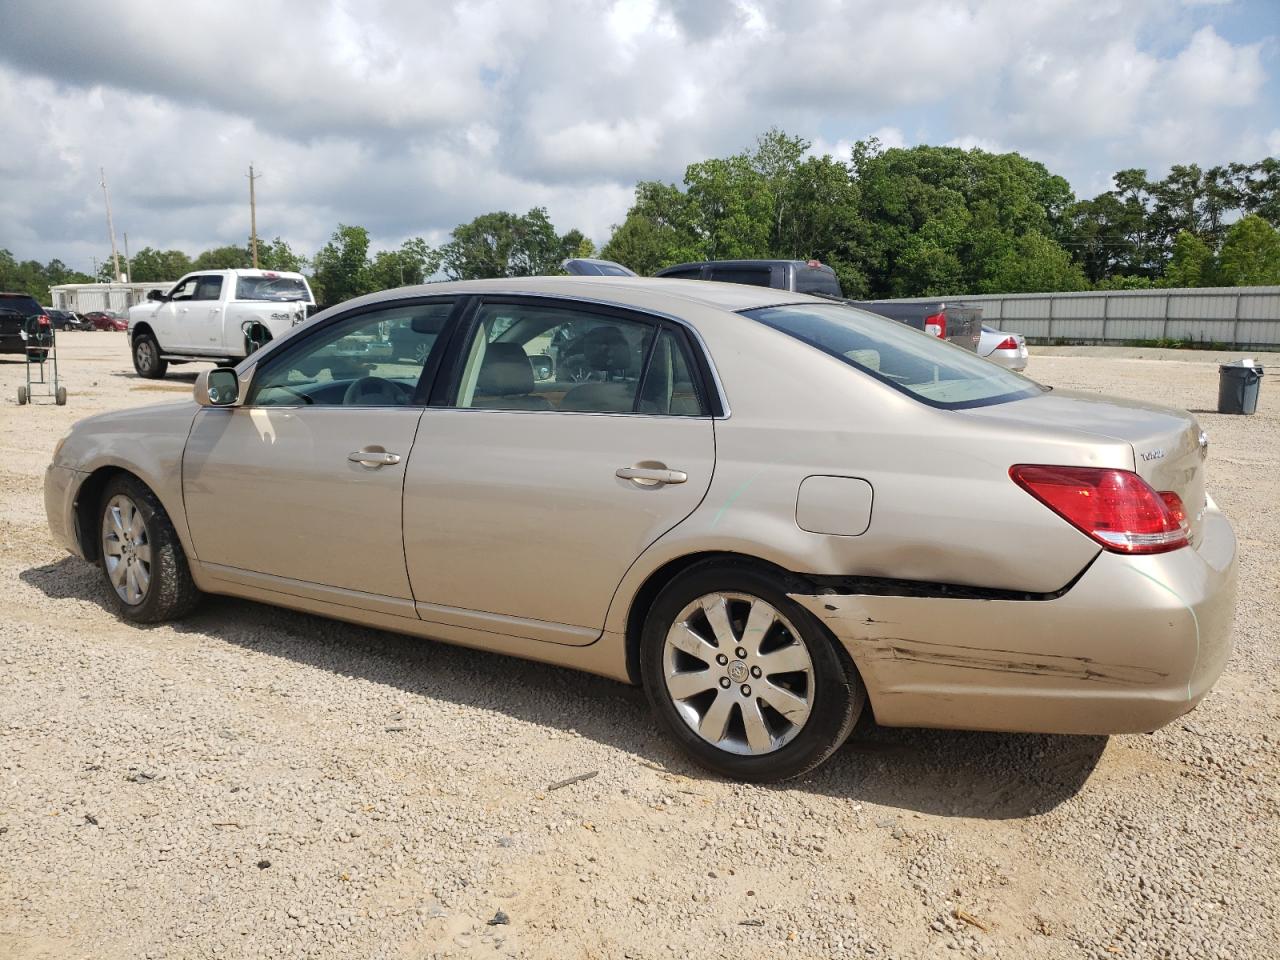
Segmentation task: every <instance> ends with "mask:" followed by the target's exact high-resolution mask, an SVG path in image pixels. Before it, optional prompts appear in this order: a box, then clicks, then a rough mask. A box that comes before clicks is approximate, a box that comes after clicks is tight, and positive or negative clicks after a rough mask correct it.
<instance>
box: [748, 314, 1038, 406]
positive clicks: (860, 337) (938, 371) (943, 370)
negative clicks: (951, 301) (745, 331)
mask: <svg viewBox="0 0 1280 960" xmlns="http://www.w3.org/2000/svg"><path fill="white" fill-rule="evenodd" d="M742 313H743V316H747V317H750V318H751V319H753V320H758V321H759V322H761V323H763V324H765V325H766V326H769V327H773V328H774V329H775V330H780V331H781V332H783V333H785V334H787V335H788V336H791V337H794V338H795V339H797V340H799V341H801V342H803V343H807V344H809V345H810V346H812V347H814V348H816V349H818V350H821V351H822V352H823V353H826V354H829V355H830V356H833V357H835V358H837V359H838V360H841V361H843V362H844V363H847V364H848V365H849V366H851V367H854V368H856V369H858V370H861V371H863V372H864V373H868V374H870V375H871V376H873V377H875V378H876V379H877V380H880V381H882V382H884V383H887V384H888V385H889V386H891V387H893V388H894V389H895V390H900V391H902V392H903V393H905V394H908V395H909V396H912V397H915V398H916V399H917V400H920V401H922V402H924V403H927V404H929V405H930V406H934V407H942V408H944V409H962V408H965V407H980V406H986V405H989V404H993V403H1004V402H1006V401H1009V400H1020V399H1022V398H1024V397H1030V396H1035V395H1037V394H1039V393H1043V392H1044V388H1043V387H1042V386H1040V385H1039V384H1038V383H1036V382H1035V381H1033V380H1028V379H1027V378H1026V377H1023V376H1020V375H1019V374H1016V373H1014V372H1012V371H1010V370H1006V369H1004V368H1003V367H1000V366H997V365H996V364H994V363H989V362H987V361H986V360H983V359H981V358H980V357H978V356H977V355H976V354H973V353H970V352H969V351H968V350H965V349H964V348H962V347H957V346H953V345H952V344H949V343H946V342H945V341H942V340H939V339H937V338H936V337H932V336H929V335H928V334H925V333H921V332H918V331H916V330H912V329H911V328H910V327H907V326H905V325H903V324H901V323H895V322H894V321H892V320H888V319H886V318H884V317H880V316H877V315H875V314H873V313H868V312H866V311H865V310H855V309H854V308H852V307H847V306H845V305H843V304H837V303H798V304H791V305H788V306H781V307H763V308H760V309H756V310H744V311H743V312H742Z"/></svg>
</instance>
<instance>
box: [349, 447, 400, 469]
mask: <svg viewBox="0 0 1280 960" xmlns="http://www.w3.org/2000/svg"><path fill="white" fill-rule="evenodd" d="M347 459H348V460H350V461H351V462H352V463H358V464H361V465H362V466H366V467H389V466H391V464H393V463H399V462H400V454H398V453H388V452H387V451H386V450H383V449H382V448H381V447H378V448H377V449H376V450H375V449H367V450H357V451H356V452H355V453H348V454H347Z"/></svg>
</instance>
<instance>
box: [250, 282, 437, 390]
mask: <svg viewBox="0 0 1280 960" xmlns="http://www.w3.org/2000/svg"><path fill="white" fill-rule="evenodd" d="M452 312H453V303H452V301H434V302H432V303H419V304H405V305H395V306H387V307H383V308H382V309H379V310H373V311H370V312H368V313H361V314H359V315H357V316H354V317H350V318H348V319H346V320H342V321H339V322H337V323H335V324H332V325H330V326H326V327H325V328H324V329H323V330H321V331H319V332H317V333H315V334H313V335H311V336H309V337H307V338H306V339H305V340H303V341H302V342H301V343H299V344H298V345H297V346H295V347H289V346H287V345H286V346H284V347H282V349H281V352H280V353H279V354H278V355H276V356H271V357H268V358H267V359H266V360H265V361H264V362H263V365H262V368H261V369H260V370H259V371H258V374H257V376H255V377H254V381H253V387H252V388H251V389H250V391H249V397H248V399H247V401H246V403H247V405H249V406H264V407H266V406H298V405H303V406H312V405H319V406H383V407H388V406H407V405H410V404H413V403H417V402H418V401H417V400H416V399H415V397H416V395H417V390H418V382H419V380H421V379H422V371H423V368H424V367H426V365H427V364H428V363H429V362H430V360H431V359H432V357H433V356H434V355H435V353H436V351H438V350H440V349H441V348H442V345H443V342H444V341H443V337H442V334H443V333H444V331H445V328H446V325H447V323H448V320H449V315H450V314H451V313H452Z"/></svg>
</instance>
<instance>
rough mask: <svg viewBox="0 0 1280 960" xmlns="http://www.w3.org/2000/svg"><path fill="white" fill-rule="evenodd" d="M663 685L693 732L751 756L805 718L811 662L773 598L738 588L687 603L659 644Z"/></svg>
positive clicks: (789, 734)
mask: <svg viewBox="0 0 1280 960" xmlns="http://www.w3.org/2000/svg"><path fill="white" fill-rule="evenodd" d="M662 657H663V674H664V676H665V678H666V686H667V693H668V694H670V696H671V701H672V703H673V704H674V705H675V708H676V711H677V713H679V715H680V717H681V719H683V720H684V722H685V723H686V724H687V725H688V726H689V728H690V729H691V730H693V731H694V732H695V733H696V734H697V735H698V736H699V737H701V738H702V739H703V740H705V741H707V742H708V743H710V744H712V745H713V746H716V747H718V748H720V749H721V750H725V751H727V752H729V753H736V754H742V755H746V756H758V755H761V754H766V753H772V752H773V751H775V750H778V749H780V748H781V747H783V746H785V745H786V744H788V743H790V742H791V741H792V740H793V739H794V738H795V737H796V735H797V734H799V733H800V731H801V730H802V729H803V728H804V725H805V723H806V722H807V721H808V719H809V712H810V708H811V706H812V700H813V690H814V670H813V662H812V660H811V659H810V658H809V651H808V648H806V647H805V645H804V642H803V641H802V640H801V639H800V634H799V632H798V631H797V630H796V629H795V627H794V626H793V625H792V624H791V622H790V621H788V620H787V618H786V617H784V616H783V615H782V614H781V613H779V612H778V611H777V610H776V609H775V608H774V607H773V606H772V605H770V604H768V603H766V602H765V601H764V600H761V599H760V598H759V597H753V596H751V595H749V594H744V593H710V594H707V595H706V596H703V597H700V598H699V599H697V600H695V601H694V602H693V603H691V604H689V605H688V606H687V607H685V608H684V610H682V611H681V612H680V615H679V616H677V617H676V619H675V622H674V623H673V624H672V626H671V629H670V630H669V631H667V638H666V643H665V644H664V646H663V654H662Z"/></svg>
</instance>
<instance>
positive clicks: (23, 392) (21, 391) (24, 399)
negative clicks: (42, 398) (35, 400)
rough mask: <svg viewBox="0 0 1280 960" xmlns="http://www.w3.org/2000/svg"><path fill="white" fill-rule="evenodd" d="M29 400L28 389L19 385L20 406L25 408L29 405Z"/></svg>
mask: <svg viewBox="0 0 1280 960" xmlns="http://www.w3.org/2000/svg"><path fill="white" fill-rule="evenodd" d="M27 400H28V397H27V388H26V387H24V386H22V385H21V384H19V385H18V406H20V407H25V406H26V405H27Z"/></svg>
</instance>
